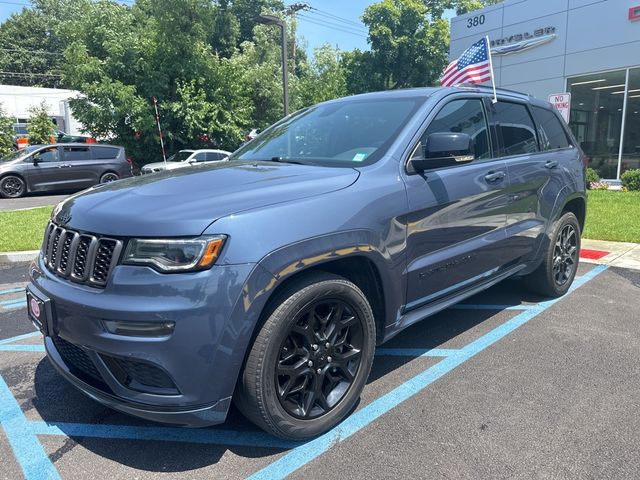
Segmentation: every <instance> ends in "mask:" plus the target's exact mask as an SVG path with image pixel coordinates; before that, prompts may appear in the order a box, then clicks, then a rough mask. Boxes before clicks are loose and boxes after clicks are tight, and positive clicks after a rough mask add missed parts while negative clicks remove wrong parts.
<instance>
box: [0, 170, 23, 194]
mask: <svg viewBox="0 0 640 480" xmlns="http://www.w3.org/2000/svg"><path fill="white" fill-rule="evenodd" d="M26 192H27V184H26V183H24V180H23V179H22V178H20V177H19V176H17V175H7V176H5V177H2V178H1V179H0V197H2V198H20V197H22V196H23V195H24V194H25V193H26Z"/></svg>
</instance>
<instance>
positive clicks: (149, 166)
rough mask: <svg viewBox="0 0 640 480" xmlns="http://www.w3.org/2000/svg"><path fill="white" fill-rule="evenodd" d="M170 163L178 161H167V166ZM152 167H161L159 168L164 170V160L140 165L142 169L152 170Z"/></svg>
mask: <svg viewBox="0 0 640 480" xmlns="http://www.w3.org/2000/svg"><path fill="white" fill-rule="evenodd" d="M170 163H179V162H167V166H168V165H169V164H170ZM154 168H161V169H163V170H164V168H165V165H164V162H153V163H147V164H146V165H143V166H142V169H143V170H147V169H149V170H153V169H154Z"/></svg>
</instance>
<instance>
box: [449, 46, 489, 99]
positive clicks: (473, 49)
mask: <svg viewBox="0 0 640 480" xmlns="http://www.w3.org/2000/svg"><path fill="white" fill-rule="evenodd" d="M488 80H491V59H490V57H489V43H488V41H487V38H486V37H485V38H483V39H482V40H480V41H478V42H476V43H474V44H473V45H471V46H470V47H469V48H467V49H466V50H465V51H464V52H462V55H460V58H458V59H457V60H454V61H453V62H451V63H450V64H449V65H448V66H447V68H445V69H444V72H443V73H442V76H441V77H440V84H441V85H442V86H443V87H451V86H453V85H458V84H460V83H483V82H486V81H488Z"/></svg>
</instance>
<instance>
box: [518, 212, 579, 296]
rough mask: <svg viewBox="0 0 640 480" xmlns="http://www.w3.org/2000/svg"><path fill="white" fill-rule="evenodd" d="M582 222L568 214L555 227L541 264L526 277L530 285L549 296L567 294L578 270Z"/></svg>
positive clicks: (525, 279)
mask: <svg viewBox="0 0 640 480" xmlns="http://www.w3.org/2000/svg"><path fill="white" fill-rule="evenodd" d="M579 254H580V223H579V222H578V219H577V218H576V216H575V215H574V214H573V213H571V212H566V213H564V214H563V215H562V216H561V217H560V218H559V219H558V220H557V221H556V222H555V223H554V224H553V227H552V230H551V235H550V242H549V246H548V247H547V251H546V252H545V255H544V259H543V261H542V263H541V264H540V266H539V267H538V268H537V269H536V270H535V271H534V272H532V273H531V274H529V275H527V276H525V277H524V281H525V284H526V285H527V287H528V288H529V289H530V290H532V291H534V292H536V293H540V294H542V295H545V296H548V297H560V296H562V295H564V294H565V293H567V291H568V290H569V287H571V284H572V283H573V279H574V278H575V276H576V271H577V270H578V258H579Z"/></svg>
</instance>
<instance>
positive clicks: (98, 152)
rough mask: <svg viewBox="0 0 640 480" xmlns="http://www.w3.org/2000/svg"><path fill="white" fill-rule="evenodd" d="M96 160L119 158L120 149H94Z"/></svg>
mask: <svg viewBox="0 0 640 480" xmlns="http://www.w3.org/2000/svg"><path fill="white" fill-rule="evenodd" d="M92 151H93V159H94V160H113V159H114V158H117V157H118V152H119V151H120V149H118V148H115V147H92Z"/></svg>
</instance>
